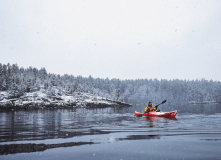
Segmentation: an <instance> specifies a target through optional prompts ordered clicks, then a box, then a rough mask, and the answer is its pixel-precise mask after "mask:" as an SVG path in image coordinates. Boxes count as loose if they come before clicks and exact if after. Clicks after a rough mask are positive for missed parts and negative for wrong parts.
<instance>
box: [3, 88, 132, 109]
mask: <svg viewBox="0 0 221 160" xmlns="http://www.w3.org/2000/svg"><path fill="white" fill-rule="evenodd" d="M8 97H9V93H8V92H7V91H4V92H0V108H1V109H7V108H27V109H29V108H46V107H52V108H65V107H90V108H93V107H94V108H95V107H112V106H131V105H130V104H128V103H125V102H119V101H115V100H111V99H107V98H103V97H100V96H94V95H92V94H89V93H82V92H76V93H74V94H71V95H70V94H62V95H58V94H57V95H54V96H48V95H47V94H46V93H45V92H44V90H40V91H36V92H29V93H25V94H24V95H23V96H21V97H19V98H8Z"/></svg>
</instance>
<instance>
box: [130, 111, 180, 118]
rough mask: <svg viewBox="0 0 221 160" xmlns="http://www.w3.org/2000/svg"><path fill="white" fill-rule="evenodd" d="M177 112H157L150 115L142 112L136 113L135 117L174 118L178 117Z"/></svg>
mask: <svg viewBox="0 0 221 160" xmlns="http://www.w3.org/2000/svg"><path fill="white" fill-rule="evenodd" d="M177 112H178V111H177V110H176V111H171V112H156V111H153V112H148V113H141V112H137V111H135V112H134V115H135V116H145V117H148V116H156V117H167V118H174V117H175V116H176V114H177Z"/></svg>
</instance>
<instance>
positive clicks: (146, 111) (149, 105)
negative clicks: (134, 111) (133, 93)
mask: <svg viewBox="0 0 221 160" xmlns="http://www.w3.org/2000/svg"><path fill="white" fill-rule="evenodd" d="M156 110H157V107H154V106H153V105H152V103H151V102H149V103H148V106H147V107H146V108H145V109H144V112H145V113H148V112H151V111H156Z"/></svg>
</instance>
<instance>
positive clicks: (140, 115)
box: [137, 100, 167, 117]
mask: <svg viewBox="0 0 221 160" xmlns="http://www.w3.org/2000/svg"><path fill="white" fill-rule="evenodd" d="M166 101H167V100H164V101H163V102H161V103H160V104H158V105H156V106H155V107H156V108H157V107H158V106H159V105H161V104H164V103H166ZM142 116H143V114H139V115H138V116H137V117H142Z"/></svg>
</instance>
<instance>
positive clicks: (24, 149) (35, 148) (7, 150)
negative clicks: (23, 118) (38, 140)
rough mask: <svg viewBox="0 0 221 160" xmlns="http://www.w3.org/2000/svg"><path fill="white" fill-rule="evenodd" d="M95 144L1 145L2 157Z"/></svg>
mask: <svg viewBox="0 0 221 160" xmlns="http://www.w3.org/2000/svg"><path fill="white" fill-rule="evenodd" d="M91 144H95V143H94V142H69V143H58V144H43V143H42V144H34V143H27V144H9V145H0V153H1V155H7V154H15V153H30V152H39V151H45V150H47V149H51V148H60V147H73V146H81V145H91Z"/></svg>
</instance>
